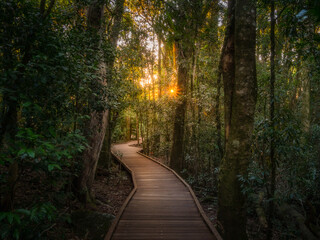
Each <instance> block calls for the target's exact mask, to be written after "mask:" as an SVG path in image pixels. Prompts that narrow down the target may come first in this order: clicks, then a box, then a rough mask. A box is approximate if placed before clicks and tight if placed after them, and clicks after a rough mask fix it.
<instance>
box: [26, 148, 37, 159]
mask: <svg viewBox="0 0 320 240" xmlns="http://www.w3.org/2000/svg"><path fill="white" fill-rule="evenodd" d="M27 154H28V155H29V157H31V158H34V157H35V155H36V154H35V152H34V150H33V149H27Z"/></svg>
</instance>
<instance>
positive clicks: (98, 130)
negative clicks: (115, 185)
mask: <svg viewBox="0 0 320 240" xmlns="http://www.w3.org/2000/svg"><path fill="white" fill-rule="evenodd" d="M123 5H124V0H117V1H116V6H115V11H116V15H115V17H114V24H113V28H112V30H111V33H110V38H109V41H110V43H111V46H112V47H113V48H116V45H117V41H118V35H119V32H120V27H121V20H122V15H123ZM103 12H104V4H102V3H100V2H96V3H94V4H92V5H91V6H90V7H89V9H88V20H87V23H88V26H89V28H91V29H95V30H96V31H98V32H100V40H99V43H98V45H97V53H98V54H100V55H101V62H100V75H101V79H102V84H103V85H104V86H106V85H107V83H108V80H109V78H110V76H112V69H113V65H114V60H115V59H114V57H112V58H111V59H109V60H108V61H105V58H104V57H103V53H102V49H101V43H102V41H103V37H102V36H103V32H104V30H105V29H104V24H102V20H103V17H104V16H103ZM109 119H110V118H109V110H108V109H107V110H104V111H101V112H98V111H94V112H92V113H91V119H90V123H89V130H88V142H89V147H88V148H87V149H86V150H85V151H84V153H83V156H82V158H83V165H82V171H81V174H80V176H79V178H78V179H77V180H78V181H77V182H78V184H77V188H78V189H77V190H76V191H77V192H78V195H79V198H80V200H81V201H82V202H83V203H88V202H92V200H93V194H92V192H91V187H92V184H93V182H94V178H95V173H96V169H97V165H98V160H99V156H100V152H101V149H102V146H103V141H104V138H105V135H106V132H107V127H108V123H109V121H108V120H109ZM108 132H109V131H108ZM110 132H111V131H110ZM107 144H109V141H108V142H107ZM108 147H109V146H107V149H109V148H108Z"/></svg>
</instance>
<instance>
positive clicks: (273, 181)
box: [267, 0, 276, 240]
mask: <svg viewBox="0 0 320 240" xmlns="http://www.w3.org/2000/svg"><path fill="white" fill-rule="evenodd" d="M274 12H275V11H274V0H271V12H270V18H271V32H270V41H271V49H270V50H271V51H270V127H271V136H270V137H271V139H270V162H271V175H270V178H271V181H270V196H268V197H269V199H270V202H269V217H268V226H269V231H268V234H267V239H268V240H270V239H272V232H273V216H274V200H273V199H274V193H275V190H276V159H275V139H274V138H275V134H274V131H275V128H274V125H275V122H274V101H275V98H274V83H275V79H276V74H275V64H274V57H275V36H274V28H275V17H274Z"/></svg>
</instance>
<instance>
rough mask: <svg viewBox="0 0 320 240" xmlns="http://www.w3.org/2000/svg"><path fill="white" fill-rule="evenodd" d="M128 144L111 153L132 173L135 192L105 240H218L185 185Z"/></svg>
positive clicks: (117, 147)
mask: <svg viewBox="0 0 320 240" xmlns="http://www.w3.org/2000/svg"><path fill="white" fill-rule="evenodd" d="M130 144H132V142H131V143H127V144H119V145H116V146H115V147H114V148H113V152H121V153H122V157H120V158H121V161H122V162H123V163H124V164H125V165H126V166H127V167H128V168H129V169H130V170H131V172H132V174H133V178H134V185H135V189H134V190H133V191H132V192H131V194H130V196H129V197H128V199H127V201H126V202H125V204H124V206H123V208H122V210H120V212H119V214H118V216H117V218H116V219H115V223H114V225H113V226H112V227H111V228H110V230H109V232H108V234H107V237H106V239H113V240H118V239H119V240H120V239H122V240H133V239H136V240H138V239H139V240H140V239H141V240H142V239H148V240H151V239H168V240H169V239H181V240H188V239H190V240H197V239H199V240H207V239H208V240H209V239H210V240H211V239H221V238H220V236H219V234H218V233H217V232H216V230H215V229H214V227H213V226H212V225H210V224H211V223H208V219H206V220H205V218H206V217H203V215H202V214H201V211H202V209H201V208H200V209H199V208H198V205H199V203H198V205H197V203H196V201H197V200H196V201H195V200H194V197H193V196H194V194H193V193H192V192H190V191H189V188H188V187H187V186H186V185H185V183H183V182H182V181H181V179H180V178H179V177H177V176H176V175H175V173H174V172H172V171H171V170H170V169H167V168H165V167H164V166H162V165H160V164H158V163H156V162H154V161H152V160H150V159H148V158H146V157H144V156H142V155H140V154H138V153H137V151H139V148H136V147H132V146H129V145H130ZM202 213H203V211H202Z"/></svg>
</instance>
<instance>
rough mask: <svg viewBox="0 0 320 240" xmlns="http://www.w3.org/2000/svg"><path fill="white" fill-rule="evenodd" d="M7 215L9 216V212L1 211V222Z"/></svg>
mask: <svg viewBox="0 0 320 240" xmlns="http://www.w3.org/2000/svg"><path fill="white" fill-rule="evenodd" d="M6 216H7V213H5V212H0V222H1V221H2V220H3V219H5V218H6Z"/></svg>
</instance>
